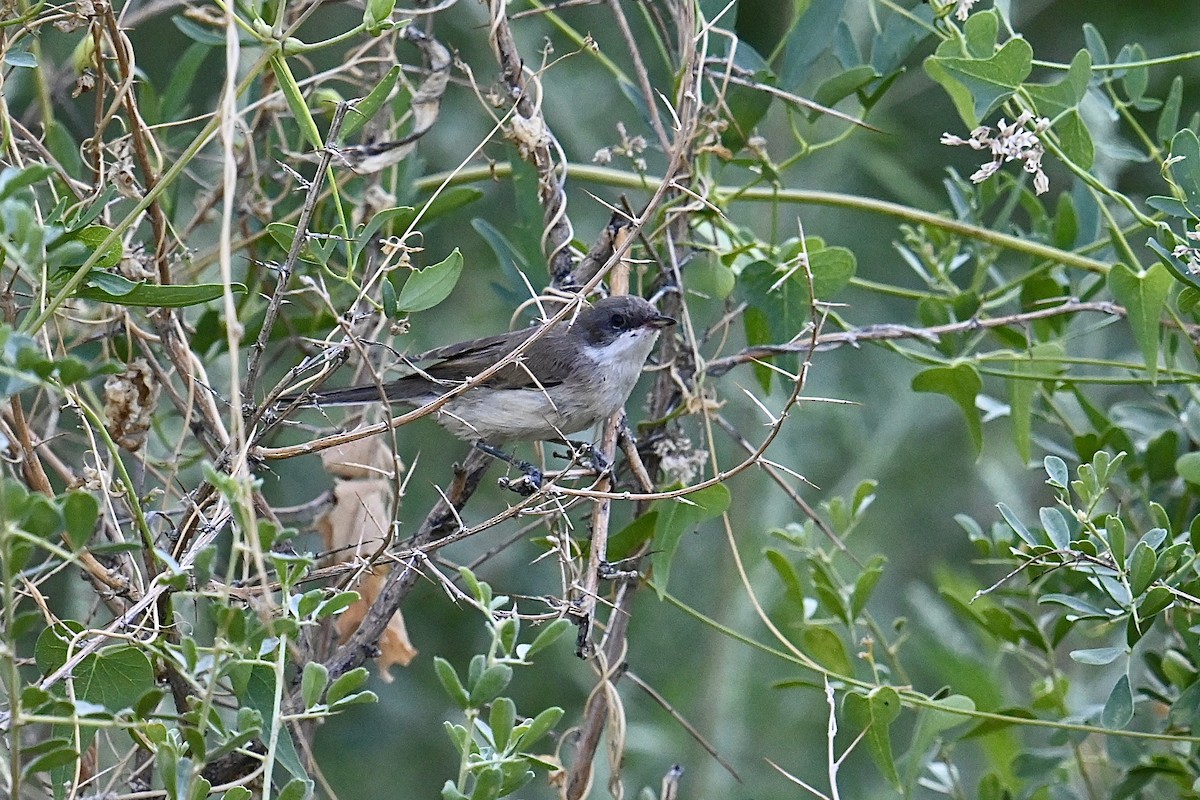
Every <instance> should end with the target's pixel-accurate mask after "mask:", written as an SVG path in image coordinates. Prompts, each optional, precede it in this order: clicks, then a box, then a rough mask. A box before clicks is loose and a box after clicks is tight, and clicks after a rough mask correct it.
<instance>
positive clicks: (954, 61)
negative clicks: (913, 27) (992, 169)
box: [924, 39, 1033, 128]
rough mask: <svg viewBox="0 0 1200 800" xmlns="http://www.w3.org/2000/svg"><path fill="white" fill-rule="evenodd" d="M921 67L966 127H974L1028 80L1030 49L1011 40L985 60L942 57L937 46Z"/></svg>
mask: <svg viewBox="0 0 1200 800" xmlns="http://www.w3.org/2000/svg"><path fill="white" fill-rule="evenodd" d="M947 43H948V44H949V43H950V42H947ZM947 52H950V51H947ZM924 66H925V72H926V73H927V74H928V75H929V77H930V78H932V79H933V80H935V81H936V82H937V83H939V84H941V86H942V88H943V89H945V90H946V92H947V93H948V94H949V95H950V99H951V100H952V101H953V102H954V107H955V108H956V109H957V110H958V115H959V117H961V118H962V120H963V122H964V123H966V126H967V127H968V128H975V127H978V126H979V121H980V120H981V119H983V118H984V117H986V116H987V115H988V114H989V113H991V111H992V109H994V108H996V107H998V106H999V105H1000V104H1001V103H1003V102H1004V101H1005V100H1007V99H1008V98H1009V97H1010V96H1011V95H1012V93H1013V92H1014V91H1016V90H1017V88H1018V87H1019V86H1020V85H1021V82H1022V81H1024V80H1025V79H1026V78H1027V77H1029V73H1030V72H1031V71H1032V69H1033V48H1032V47H1031V46H1030V45H1029V43H1028V42H1027V41H1025V40H1024V39H1010V40H1009V41H1007V42H1005V43H1004V46H1003V47H1001V48H1000V50H999V51H998V52H996V53H995V54H994V55H992V56H990V57H988V58H960V57H954V56H948V55H944V54H943V48H942V47H939V48H938V52H937V53H935V54H934V55H932V56H929V58H927V59H925V64H924Z"/></svg>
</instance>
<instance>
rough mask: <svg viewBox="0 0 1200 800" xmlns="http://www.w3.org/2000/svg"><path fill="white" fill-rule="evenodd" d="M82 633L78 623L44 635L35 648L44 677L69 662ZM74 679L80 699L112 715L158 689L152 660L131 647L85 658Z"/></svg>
mask: <svg viewBox="0 0 1200 800" xmlns="http://www.w3.org/2000/svg"><path fill="white" fill-rule="evenodd" d="M82 630H83V628H82V626H81V625H79V623H77V622H74V621H70V622H69V623H58V624H55V625H52V626H50V627H49V628H46V629H45V630H44V631H42V633H41V635H40V636H38V640H37V644H36V646H35V647H34V658H35V659H36V661H37V665H38V668H39V669H40V670H41V671H42V673H43V674H45V675H49V674H50V673H52V672H54V671H55V670H57V669H58V668H59V667H61V666H63V665H64V664H65V663H66V662H67V658H68V656H69V654H71V653H74V652H75V649H77V648H78V647H79V646H80V644H81V643H82V641H83V639H79V638H76V634H78V633H79V632H80V631H82ZM72 643H73V645H72ZM72 675H73V676H74V678H75V696H76V697H77V698H79V699H81V700H86V701H87V702H89V703H95V704H98V705H102V706H104V707H105V708H106V709H108V710H109V711H112V712H118V711H121V710H123V709H126V708H133V707H134V706H135V705H136V704H137V702H138V701H139V700H140V699H141V698H142V696H143V695H144V694H145V693H146V692H148V691H150V690H151V689H153V688H154V685H155V683H154V668H153V667H152V666H151V665H150V660H149V659H148V658H147V657H146V654H145V653H144V652H142V650H140V649H139V648H137V647H133V646H131V645H116V646H113V647H106V648H102V649H101V650H99V651H98V652H95V653H92V654H90V655H88V656H86V657H84V658H83V660H81V661H80V662H79V664H78V665H77V666H76V667H75V669H74V670H73V672H72Z"/></svg>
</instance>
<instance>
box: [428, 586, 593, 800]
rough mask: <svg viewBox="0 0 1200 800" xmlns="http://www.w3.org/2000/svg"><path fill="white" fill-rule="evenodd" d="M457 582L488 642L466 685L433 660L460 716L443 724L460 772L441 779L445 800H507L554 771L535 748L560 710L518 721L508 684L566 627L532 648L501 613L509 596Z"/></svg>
mask: <svg viewBox="0 0 1200 800" xmlns="http://www.w3.org/2000/svg"><path fill="white" fill-rule="evenodd" d="M460 577H462V579H463V580H464V582H465V583H466V584H467V586H468V587H469V588H470V591H471V595H472V599H473V600H474V603H475V606H476V608H477V609H478V610H479V611H480V612H481V613H482V614H483V617H484V621H485V624H486V627H487V631H488V633H489V635H490V639H491V642H490V644H489V646H488V648H487V653H486V655H485V654H483V653H480V654H477V655H475V656H474V657H473V658H472V659H471V664H470V668H469V669H468V672H467V680H466V681H465V682H464V681H463V680H462V679H461V678H460V677H459V674H458V672H457V671H456V670H455V669H454V667H453V666H452V665H451V664H450V662H448V661H446V660H445V659H443V658H436V659H434V669H435V670H436V672H437V677H438V681H439V682H440V683H441V684H442V688H443V689H444V690H445V691H446V694H447V695H449V697H450V700H451V701H452V702H453V703H454V704H455V705H456V706H458V708H459V709H460V710H461V711H462V712H463V717H464V723H463V724H457V723H450V722H447V723H446V724H445V729H446V733H447V735H448V736H449V737H450V741H451V742H452V743H453V745H454V748H455V749H456V750H457V751H458V754H459V759H460V768H459V778H458V780H457V781H450V780H447V781H446V783H445V786H444V787H443V788H442V797H450V798H462V797H466V798H471V799H472V800H476V798H478V800H491V798H499V797H508V796H509V795H512V794H514V793H515V792H517V791H518V790H520V789H521V788H522V787H523V786H525V784H527V783H529V781H531V780H533V778H534V775H535V773H534V770H535V769H538V768H545V767H549V766H552V765H553V759H552V758H551V757H549V756H546V755H540V754H538V752H537V751H536V750H534V749H533V748H534V747H535V746H536V745H537V744H538V742H539V740H541V739H542V738H543V737H545V736H546V734H548V733H549V732H550V730H551V729H552V728H553V727H554V726H555V725H557V724H558V721H559V720H560V719H562V716H563V713H564V712H563V709H561V708H558V707H556V706H552V707H550V708H546V709H543V710H542V711H540V712H538V713H537V714H536V715H535V716H534V717H532V718H520V715H519V714H518V713H517V706H516V703H515V702H514V701H513V700H512V699H511V698H510V697H508V696H506V695H504V694H503V693H504V692H505V690H506V689H507V688H508V686H509V684H510V683H511V682H512V680H513V667H514V666H521V667H528V666H531V664H530V662H529V661H527V660H526V659H527V657H528V656H529V655H531V654H532V653H535V652H537V651H539V650H542V649H544V648H545V647H548V646H549V645H550V644H551V643H552V642H553V641H554V640H555V639H557V638H558V637H559V636H560V635H561V634H563V633H565V632H566V628H567V627H569V626H568V625H566V624H552V626H551V627H550V628H547V629H546V630H545V631H543V632H542V633H540V634H539V635H538V636H537V638H535V639H534V642H533V644H518V643H517V638H518V636H519V633H520V622H519V620H518V618H517V617H516V616H513V615H509V614H506V613H504V612H503V611H502V609H503V608H504V607H505V606H507V605H508V603H509V598H507V597H502V596H493V594H492V590H491V587H490V586H488V584H486V583H483V582H481V581H479V580H478V579H476V577H475V576H474V574H473V573H471V571H470V570H467V569H466V568H463V570H462V571H461V572H460ZM565 622H566V620H558V623H565ZM518 720H519V721H518Z"/></svg>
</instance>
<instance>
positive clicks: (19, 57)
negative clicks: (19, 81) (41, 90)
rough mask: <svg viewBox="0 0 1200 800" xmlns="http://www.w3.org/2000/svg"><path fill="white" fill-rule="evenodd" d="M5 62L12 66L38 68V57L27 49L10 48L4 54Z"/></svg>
mask: <svg viewBox="0 0 1200 800" xmlns="http://www.w3.org/2000/svg"><path fill="white" fill-rule="evenodd" d="M4 63H5V64H8V65H9V66H10V67H24V68H25V69H36V68H37V57H36V56H35V55H34V54H33V53H30V52H29V51H27V50H9V51H7V52H6V53H5V54H4Z"/></svg>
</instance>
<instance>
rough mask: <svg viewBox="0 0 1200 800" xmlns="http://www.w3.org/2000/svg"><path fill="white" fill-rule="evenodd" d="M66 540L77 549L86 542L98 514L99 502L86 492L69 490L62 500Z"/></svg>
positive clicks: (94, 525)
mask: <svg viewBox="0 0 1200 800" xmlns="http://www.w3.org/2000/svg"><path fill="white" fill-rule="evenodd" d="M62 513H63V521H64V522H65V524H66V534H67V542H68V543H69V544H70V545H71V548H72V549H74V550H78V549H79V548H81V547H83V546H84V545H85V544H87V541H88V539H90V538H91V536H92V531H93V530H94V529H95V527H96V519H97V518H98V517H99V516H100V502H99V501H98V500H96V498H95V497H92V496H91V495H90V494H88V493H87V492H81V491H75V492H70V493H69V494H68V495H67V496H66V497H65V498H63V501H62Z"/></svg>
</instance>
